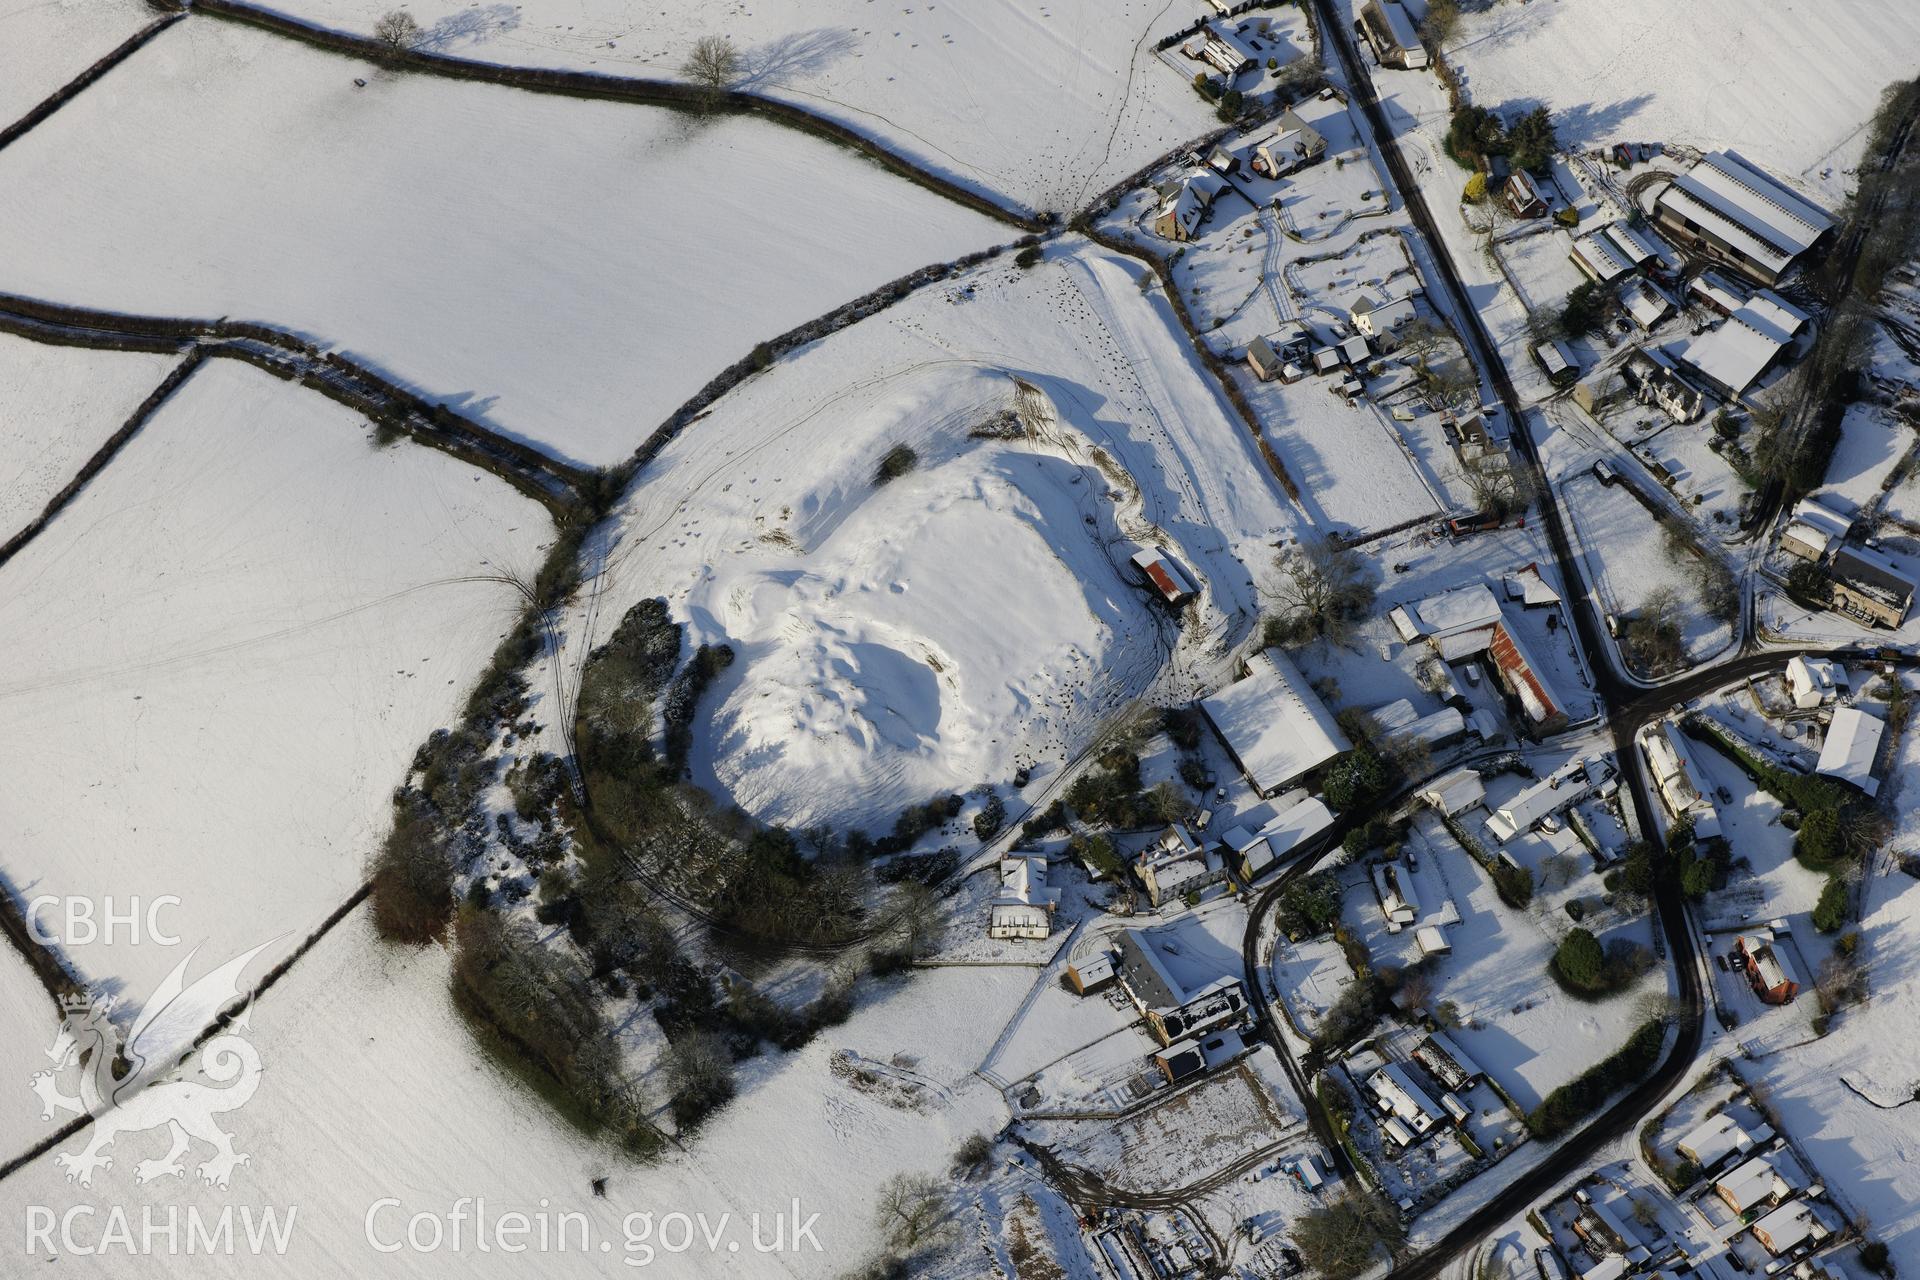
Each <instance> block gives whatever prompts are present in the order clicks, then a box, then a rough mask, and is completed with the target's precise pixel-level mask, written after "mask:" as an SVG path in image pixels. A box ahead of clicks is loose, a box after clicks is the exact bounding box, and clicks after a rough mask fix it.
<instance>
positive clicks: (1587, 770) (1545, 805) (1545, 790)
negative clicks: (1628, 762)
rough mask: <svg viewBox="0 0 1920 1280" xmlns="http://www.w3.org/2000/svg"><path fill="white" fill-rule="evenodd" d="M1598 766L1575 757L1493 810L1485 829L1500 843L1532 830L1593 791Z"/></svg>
mask: <svg viewBox="0 0 1920 1280" xmlns="http://www.w3.org/2000/svg"><path fill="white" fill-rule="evenodd" d="M1598 768H1599V765H1598V764H1597V763H1594V762H1590V761H1587V760H1584V759H1582V758H1581V757H1579V756H1575V757H1574V758H1573V759H1571V760H1569V761H1567V762H1566V763H1565V764H1563V765H1561V766H1560V767H1559V768H1558V769H1555V770H1554V771H1553V772H1552V773H1550V774H1548V775H1547V776H1546V777H1544V778H1542V779H1540V780H1539V781H1538V782H1536V783H1534V784H1533V785H1532V786H1530V787H1528V788H1526V789H1525V790H1524V791H1521V792H1519V793H1517V794H1516V795H1515V796H1514V797H1513V798H1512V799H1511V800H1509V801H1507V802H1506V803H1505V804H1503V805H1500V806H1499V807H1498V808H1496V809H1495V810H1494V811H1493V816H1491V817H1489V818H1488V819H1487V821H1486V824H1485V825H1486V828H1487V830H1488V831H1490V832H1492V833H1493V838H1494V839H1495V840H1497V841H1499V842H1500V843H1501V844H1505V843H1506V842H1507V841H1509V840H1511V839H1513V838H1514V837H1515V836H1517V835H1519V834H1520V833H1521V832H1522V831H1531V830H1532V829H1533V826H1534V824H1535V823H1537V822H1539V821H1540V820H1541V819H1543V818H1546V817H1549V816H1551V815H1553V814H1555V813H1558V812H1559V811H1560V810H1562V809H1564V808H1566V807H1567V806H1568V805H1570V804H1572V803H1573V802H1574V801H1576V800H1579V799H1580V798H1581V797H1582V796H1585V795H1586V794H1587V792H1589V791H1591V790H1593V775H1594V773H1595V771H1596V770H1597V769H1598Z"/></svg>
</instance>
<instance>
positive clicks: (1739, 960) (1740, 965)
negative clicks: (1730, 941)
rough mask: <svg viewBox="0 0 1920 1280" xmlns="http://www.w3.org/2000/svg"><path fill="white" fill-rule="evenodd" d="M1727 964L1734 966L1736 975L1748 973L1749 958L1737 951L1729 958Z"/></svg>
mask: <svg viewBox="0 0 1920 1280" xmlns="http://www.w3.org/2000/svg"><path fill="white" fill-rule="evenodd" d="M1727 963H1728V964H1730V965H1732V966H1733V971H1734V972H1735V973H1745V972H1746V969H1747V957H1746V956H1745V955H1744V954H1743V953H1741V952H1738V951H1736V952H1734V953H1733V954H1732V955H1730V956H1728V957H1727Z"/></svg>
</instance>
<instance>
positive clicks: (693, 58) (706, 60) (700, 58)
mask: <svg viewBox="0 0 1920 1280" xmlns="http://www.w3.org/2000/svg"><path fill="white" fill-rule="evenodd" d="M680 74H681V75H683V76H685V77H686V78H687V79H689V80H691V81H692V82H693V83H694V84H696V85H698V86H699V87H700V88H701V90H703V93H702V97H703V99H704V100H705V103H706V106H707V107H708V108H709V109H711V108H712V107H713V106H714V105H715V104H717V103H718V102H719V101H720V98H721V95H723V94H724V93H726V91H727V90H728V89H730V88H732V87H733V82H734V80H735V79H737V78H738V77H739V75H740V51H739V50H738V49H735V48H734V47H733V41H731V40H729V39H727V38H726V37H725V36H701V37H700V38H699V39H698V40H696V41H694V42H693V48H692V49H690V50H688V51H687V57H686V60H685V61H684V62H682V63H681V64H680Z"/></svg>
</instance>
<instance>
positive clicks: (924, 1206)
mask: <svg viewBox="0 0 1920 1280" xmlns="http://www.w3.org/2000/svg"><path fill="white" fill-rule="evenodd" d="M874 1217H875V1218H876V1219H878V1220H879V1224H880V1230H881V1232H882V1233H884V1234H885V1235H886V1237H887V1242H888V1243H889V1244H891V1245H892V1246H893V1247H894V1248H896V1249H898V1250H900V1251H901V1252H903V1253H911V1252H913V1251H914V1250H915V1249H917V1248H919V1247H920V1246H921V1245H923V1244H928V1243H931V1242H932V1241H934V1240H936V1239H938V1238H939V1237H940V1235H941V1234H942V1233H943V1232H944V1231H945V1230H946V1227H947V1220H948V1207H947V1189H946V1187H945V1186H944V1185H943V1184H942V1183H941V1181H940V1180H939V1179H938V1178H934V1177H931V1176H929V1175H927V1174H924V1173H896V1174H895V1175H894V1176H893V1177H891V1178H889V1179H888V1180H887V1183H886V1185H885V1186H883V1187H881V1188H880V1203H879V1206H878V1207H877V1208H876V1209H875V1210H874Z"/></svg>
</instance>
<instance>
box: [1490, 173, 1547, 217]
mask: <svg viewBox="0 0 1920 1280" xmlns="http://www.w3.org/2000/svg"><path fill="white" fill-rule="evenodd" d="M1500 194H1501V195H1502V196H1504V197H1505V198H1506V201H1507V208H1509V209H1511V210H1512V211H1513V216H1514V217H1516V218H1544V217H1546V216H1547V197H1546V196H1545V195H1544V194H1542V193H1541V191H1540V184H1539V183H1537V182H1535V181H1534V180H1533V175H1532V174H1530V173H1528V172H1527V171H1526V170H1525V169H1515V170H1514V171H1513V172H1512V173H1511V174H1509V175H1507V181H1506V185H1505V186H1503V187H1501V188H1500Z"/></svg>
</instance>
